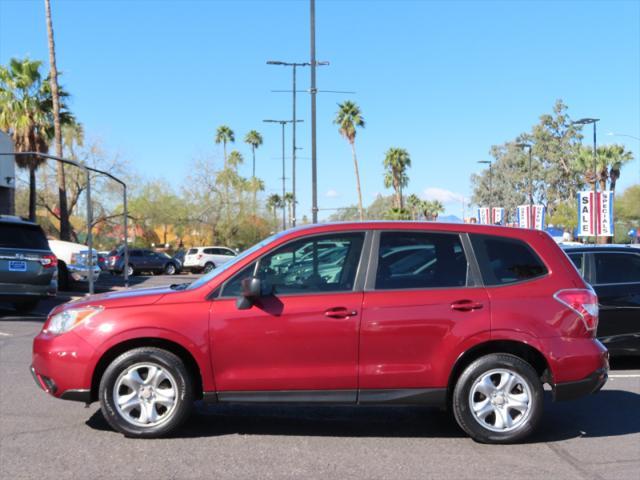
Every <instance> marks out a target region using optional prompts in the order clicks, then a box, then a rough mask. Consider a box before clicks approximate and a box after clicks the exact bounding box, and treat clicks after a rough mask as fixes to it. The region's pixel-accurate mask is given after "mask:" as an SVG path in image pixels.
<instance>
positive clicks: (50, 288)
mask: <svg viewBox="0 0 640 480" xmlns="http://www.w3.org/2000/svg"><path fill="white" fill-rule="evenodd" d="M57 291H58V281H57V280H56V279H55V278H52V279H51V280H50V281H49V283H48V284H45V285H31V284H22V283H0V302H18V301H21V300H37V299H40V298H46V297H53V296H55V295H56V293H57Z"/></svg>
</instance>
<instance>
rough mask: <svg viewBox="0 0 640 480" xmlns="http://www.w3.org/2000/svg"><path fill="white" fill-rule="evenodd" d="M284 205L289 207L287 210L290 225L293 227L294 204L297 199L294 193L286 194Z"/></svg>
mask: <svg viewBox="0 0 640 480" xmlns="http://www.w3.org/2000/svg"><path fill="white" fill-rule="evenodd" d="M283 200H284V203H285V204H286V205H287V210H288V213H289V225H293V203H294V202H295V198H294V196H293V193H291V192H287V193H285V194H284V198H283Z"/></svg>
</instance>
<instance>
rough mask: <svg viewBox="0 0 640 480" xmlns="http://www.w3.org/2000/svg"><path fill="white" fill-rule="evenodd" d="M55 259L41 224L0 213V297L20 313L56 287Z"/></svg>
mask: <svg viewBox="0 0 640 480" xmlns="http://www.w3.org/2000/svg"><path fill="white" fill-rule="evenodd" d="M56 265H57V259H56V257H55V255H54V254H53V253H52V252H51V249H50V248H49V243H48V242H47V238H46V237H45V235H44V232H43V231H42V228H40V226H39V225H38V224H36V223H33V222H27V221H25V220H22V219H21V218H19V217H11V216H5V215H1V216H0V301H2V302H9V303H12V304H13V306H14V307H15V309H16V310H18V311H19V312H21V313H24V312H29V311H31V310H33V309H34V308H35V307H36V305H37V304H38V301H39V300H41V299H42V298H46V297H49V296H55V295H56V293H57V290H58V271H57V266H56Z"/></svg>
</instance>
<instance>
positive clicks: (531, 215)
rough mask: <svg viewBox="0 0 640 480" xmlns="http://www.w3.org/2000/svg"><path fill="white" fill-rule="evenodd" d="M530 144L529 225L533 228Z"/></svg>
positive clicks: (530, 155)
mask: <svg viewBox="0 0 640 480" xmlns="http://www.w3.org/2000/svg"><path fill="white" fill-rule="evenodd" d="M532 155H533V154H532V153H531V145H529V226H533V228H535V217H534V215H533V175H532V174H531V157H532Z"/></svg>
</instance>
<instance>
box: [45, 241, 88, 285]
mask: <svg viewBox="0 0 640 480" xmlns="http://www.w3.org/2000/svg"><path fill="white" fill-rule="evenodd" d="M49 248H51V251H52V252H53V253H54V255H55V256H56V257H58V288H59V289H60V290H67V289H68V288H69V286H70V284H71V282H83V283H84V282H89V266H88V263H89V262H88V260H89V258H88V256H89V249H88V248H87V246H86V245H83V244H81V243H73V242H65V241H62V240H49ZM91 271H92V272H93V273H92V274H93V281H94V282H95V281H96V280H98V277H99V276H100V267H99V266H98V253H97V252H96V251H95V250H94V251H93V260H92V268H91Z"/></svg>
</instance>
